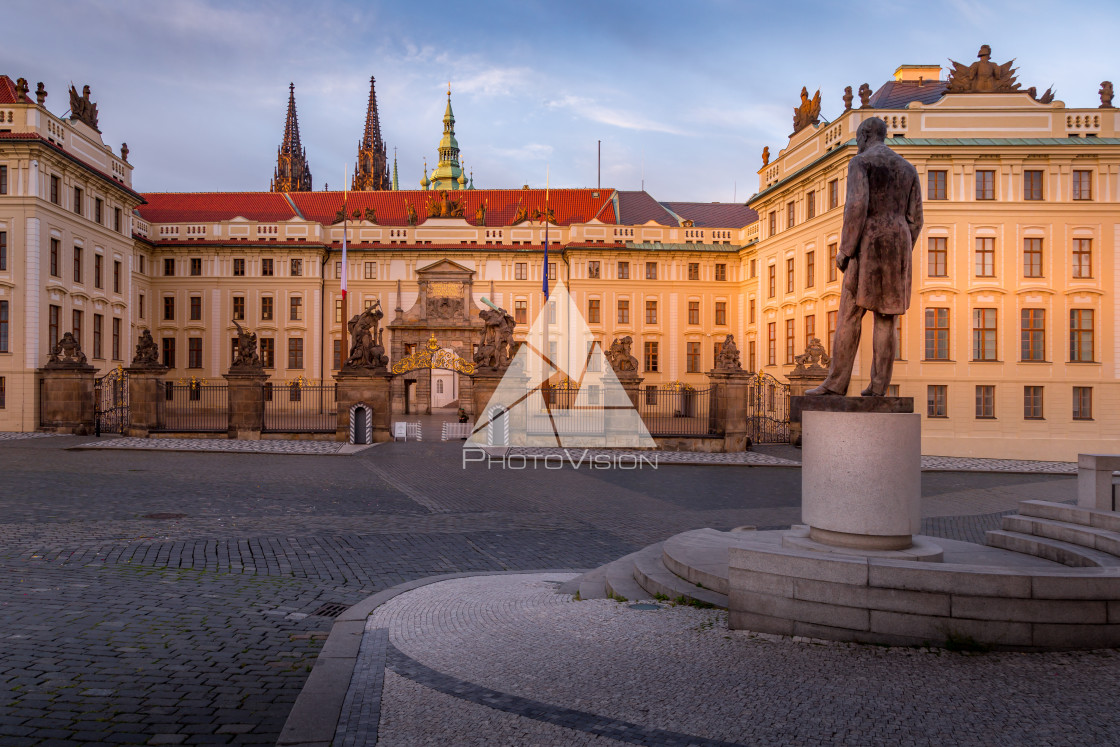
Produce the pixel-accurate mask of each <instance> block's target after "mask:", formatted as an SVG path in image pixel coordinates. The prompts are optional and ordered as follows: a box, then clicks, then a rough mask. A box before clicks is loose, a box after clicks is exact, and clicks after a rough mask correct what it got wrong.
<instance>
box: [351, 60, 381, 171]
mask: <svg viewBox="0 0 1120 747" xmlns="http://www.w3.org/2000/svg"><path fill="white" fill-rule="evenodd" d="M353 189H354V190H355V191H366V192H368V191H374V190H383V189H389V159H388V156H387V154H386V151H385V141H384V140H382V139H381V119H380V117H379V116H378V113H377V90H376V88H375V87H374V78H373V76H372V75H371V76H370V77H369V105H368V106H367V107H366V129H365V132H364V133H363V134H362V140H361V142H360V143H358V162H357V165H355V166H354V182H353Z"/></svg>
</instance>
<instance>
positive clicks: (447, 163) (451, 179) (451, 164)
mask: <svg viewBox="0 0 1120 747" xmlns="http://www.w3.org/2000/svg"><path fill="white" fill-rule="evenodd" d="M424 171H425V173H424V178H423V179H422V180H421V182H420V185H421V187H422V188H423V189H466V187H467V178H466V175H465V174H464V173H463V169H462V168H461V167H460V166H459V141H458V140H456V139H455V113H454V112H452V111H451V88H450V87H448V89H447V109H446V110H445V111H444V113H443V137H442V138H440V141H439V165H438V166H436V168H435V170H434V171H433V172H432V178H431V181H428V174H427V168H426V167H425V169H424Z"/></svg>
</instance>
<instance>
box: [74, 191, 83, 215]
mask: <svg viewBox="0 0 1120 747" xmlns="http://www.w3.org/2000/svg"><path fill="white" fill-rule="evenodd" d="M74 212H75V213H77V214H78V215H81V214H82V188H81V187H74Z"/></svg>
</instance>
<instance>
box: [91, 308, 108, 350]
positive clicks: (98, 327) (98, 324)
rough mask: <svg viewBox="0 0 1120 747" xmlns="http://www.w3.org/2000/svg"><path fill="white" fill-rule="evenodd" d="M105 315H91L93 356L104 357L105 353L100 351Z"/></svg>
mask: <svg viewBox="0 0 1120 747" xmlns="http://www.w3.org/2000/svg"><path fill="white" fill-rule="evenodd" d="M104 327H105V317H104V316H102V315H101V314H94V315H93V357H94V358H104V357H105V355H104V353H103V351H102V347H103V346H102V340H101V335H102V333H103V332H104Z"/></svg>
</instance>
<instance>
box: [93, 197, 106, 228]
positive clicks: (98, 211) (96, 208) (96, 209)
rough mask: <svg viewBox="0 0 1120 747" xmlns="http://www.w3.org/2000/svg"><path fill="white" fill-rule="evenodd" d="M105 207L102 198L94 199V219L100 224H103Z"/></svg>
mask: <svg viewBox="0 0 1120 747" xmlns="http://www.w3.org/2000/svg"><path fill="white" fill-rule="evenodd" d="M103 205H104V203H103V202H102V201H101V198H100V197H95V198H93V219H94V220H95V221H97V222H98V223H101V208H102V206H103Z"/></svg>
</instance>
